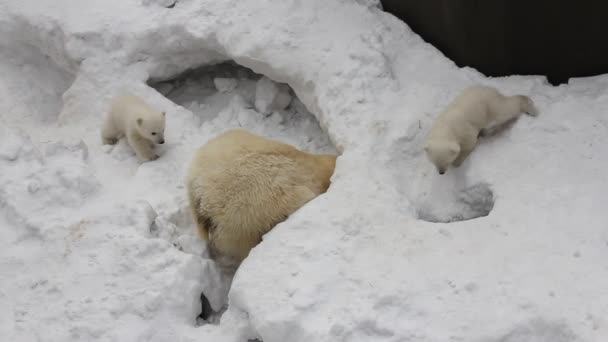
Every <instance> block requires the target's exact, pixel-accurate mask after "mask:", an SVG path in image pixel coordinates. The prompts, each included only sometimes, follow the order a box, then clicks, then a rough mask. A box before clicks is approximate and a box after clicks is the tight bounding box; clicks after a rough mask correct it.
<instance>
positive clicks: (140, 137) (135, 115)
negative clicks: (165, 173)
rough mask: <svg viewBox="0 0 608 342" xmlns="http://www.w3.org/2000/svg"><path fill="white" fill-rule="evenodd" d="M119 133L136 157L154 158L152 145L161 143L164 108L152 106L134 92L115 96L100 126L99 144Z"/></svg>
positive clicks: (112, 143)
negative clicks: (133, 93) (157, 109)
mask: <svg viewBox="0 0 608 342" xmlns="http://www.w3.org/2000/svg"><path fill="white" fill-rule="evenodd" d="M122 136H126V138H127V141H128V142H129V145H131V147H132V148H133V150H134V151H135V154H136V155H137V157H138V158H139V160H141V161H150V160H155V159H157V158H158V155H157V154H156V153H154V146H155V144H164V143H165V112H159V111H156V110H154V109H152V108H151V107H150V106H148V104H146V103H145V102H144V101H143V100H142V99H141V98H139V97H137V96H133V95H130V94H127V95H119V96H117V97H115V98H114V99H113V100H112V104H111V108H110V112H109V113H108V115H107V117H106V120H105V122H104V124H103V127H102V129H101V139H102V142H103V144H110V145H114V144H116V143H117V142H118V139H119V138H121V137H122Z"/></svg>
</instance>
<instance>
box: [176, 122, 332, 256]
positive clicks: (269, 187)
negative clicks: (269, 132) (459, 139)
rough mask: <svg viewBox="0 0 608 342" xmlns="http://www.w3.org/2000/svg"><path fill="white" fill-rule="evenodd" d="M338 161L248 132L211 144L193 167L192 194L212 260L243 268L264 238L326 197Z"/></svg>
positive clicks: (189, 183)
mask: <svg viewBox="0 0 608 342" xmlns="http://www.w3.org/2000/svg"><path fill="white" fill-rule="evenodd" d="M336 157H337V156H335V155H317V154H311V153H306V152H303V151H300V150H298V149H296V148H295V147H293V146H291V145H287V144H284V143H281V142H278V141H274V140H270V139H266V138H263V137H260V136H257V135H254V134H251V133H249V132H247V131H244V130H229V131H227V132H225V133H223V134H221V135H219V136H217V137H215V138H213V139H211V140H210V141H208V142H207V143H206V144H205V145H204V146H203V147H201V148H200V149H199V150H198V151H197V153H196V156H195V158H194V160H193V161H192V164H191V167H190V171H189V175H188V178H187V189H188V196H189V200H190V207H191V209H192V214H193V216H194V219H195V221H196V223H197V226H198V231H199V235H200V236H201V238H203V239H204V240H209V247H210V248H209V250H210V252H211V256H212V257H213V258H214V259H215V260H216V261H220V262H221V263H222V262H227V266H234V265H235V264H237V265H238V264H239V263H240V262H241V261H242V260H243V259H244V258H245V257H247V255H248V254H249V251H250V250H251V249H252V248H253V247H255V246H256V245H257V244H258V243H259V242H260V241H261V240H262V236H263V235H264V234H265V233H267V232H268V231H270V230H271V229H272V228H273V227H274V226H275V225H276V224H278V223H279V222H282V221H284V220H285V219H286V218H287V217H288V216H289V215H291V214H292V213H293V212H295V211H296V210H297V209H298V208H300V207H302V206H303V205H304V204H306V203H307V202H308V201H310V200H312V199H313V198H315V197H316V196H318V195H320V194H322V193H324V192H325V191H327V188H328V187H329V184H330V178H331V176H332V174H333V172H334V167H335V163H336ZM218 259H219V260H218ZM225 265H226V264H225Z"/></svg>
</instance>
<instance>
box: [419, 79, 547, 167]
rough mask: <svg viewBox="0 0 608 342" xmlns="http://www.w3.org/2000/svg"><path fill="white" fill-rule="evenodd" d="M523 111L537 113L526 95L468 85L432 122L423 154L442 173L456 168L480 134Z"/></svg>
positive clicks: (502, 123) (517, 115) (469, 151)
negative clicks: (511, 94) (506, 94)
mask: <svg viewBox="0 0 608 342" xmlns="http://www.w3.org/2000/svg"><path fill="white" fill-rule="evenodd" d="M522 112H525V113H527V114H529V115H531V116H536V115H538V113H537V111H536V108H535V107H534V103H533V102H532V100H531V99H530V98H529V97H527V96H524V95H515V96H504V95H502V94H501V93H499V92H498V90H496V89H495V88H492V87H487V86H479V85H477V86H473V87H469V88H467V89H465V90H464V91H463V92H462V93H461V94H460V95H459V96H458V97H456V98H455V99H454V100H453V101H452V102H451V103H450V104H449V105H448V106H447V108H446V109H445V110H444V111H443V112H442V113H441V114H439V116H438V117H437V119H436V120H435V122H434V123H433V126H432V128H431V132H430V135H429V138H428V141H427V144H426V147H425V151H426V154H427V156H428V158H429V160H430V161H431V162H432V163H433V164H434V165H435V167H436V168H437V171H438V172H439V173H440V174H443V173H445V171H446V170H447V168H448V167H449V165H453V166H455V167H458V166H460V165H461V164H462V162H463V161H464V160H465V159H466V158H467V157H468V155H469V154H470V153H471V151H473V149H474V148H475V145H476V144H477V138H478V137H479V135H480V134H484V133H485V132H488V131H491V130H494V129H496V128H498V127H500V126H502V125H504V124H505V123H507V122H509V121H511V120H514V119H516V118H518V117H519V116H520V115H521V113H522Z"/></svg>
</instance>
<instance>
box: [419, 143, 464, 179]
mask: <svg viewBox="0 0 608 342" xmlns="http://www.w3.org/2000/svg"><path fill="white" fill-rule="evenodd" d="M424 151H425V152H426V155H427V157H428V158H429V160H430V161H431V163H433V164H434V165H435V167H436V168H437V172H439V174H441V175H442V174H444V173H445V171H446V170H447V169H448V166H450V164H452V162H454V160H456V158H457V157H458V154H460V145H458V144H457V143H455V142H449V141H433V140H432V141H430V142H429V143H428V144H427V145H426V147H425V148H424Z"/></svg>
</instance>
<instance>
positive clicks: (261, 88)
mask: <svg viewBox="0 0 608 342" xmlns="http://www.w3.org/2000/svg"><path fill="white" fill-rule="evenodd" d="M290 103H291V94H290V92H289V86H288V85H286V84H280V83H276V82H274V81H273V80H271V79H269V78H268V77H262V78H260V80H259V81H258V82H257V84H256V87H255V109H256V110H257V111H258V112H260V113H262V114H270V113H272V111H274V110H282V109H285V108H287V106H289V104H290Z"/></svg>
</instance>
